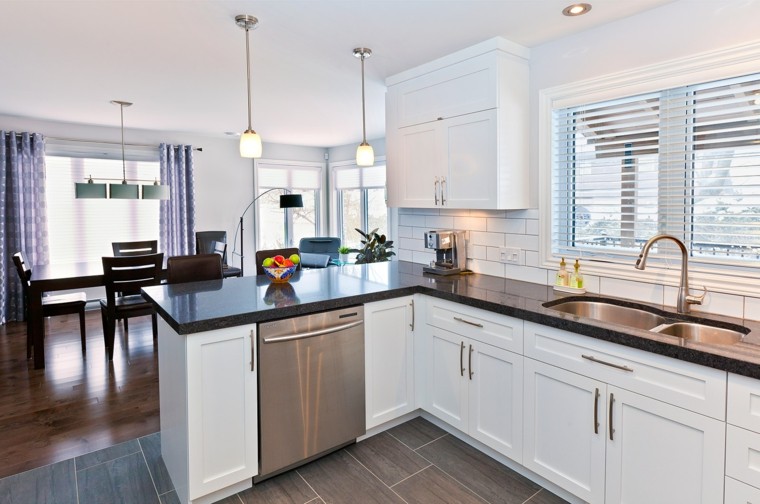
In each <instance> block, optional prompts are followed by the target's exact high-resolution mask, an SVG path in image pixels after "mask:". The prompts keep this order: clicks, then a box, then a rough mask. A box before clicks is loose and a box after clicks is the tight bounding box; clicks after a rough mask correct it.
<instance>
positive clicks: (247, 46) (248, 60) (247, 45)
mask: <svg viewBox="0 0 760 504" xmlns="http://www.w3.org/2000/svg"><path fill="white" fill-rule="evenodd" d="M249 31H250V30H249V28H248V25H247V24H246V26H245V68H246V74H247V81H246V82H247V84H248V131H251V129H252V128H251V49H250V43H249V41H248V32H249Z"/></svg>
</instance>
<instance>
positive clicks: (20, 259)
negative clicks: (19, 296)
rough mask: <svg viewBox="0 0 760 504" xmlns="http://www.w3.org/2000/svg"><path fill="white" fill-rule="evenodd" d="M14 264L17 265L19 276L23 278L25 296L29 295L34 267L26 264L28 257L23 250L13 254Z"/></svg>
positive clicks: (22, 284)
mask: <svg viewBox="0 0 760 504" xmlns="http://www.w3.org/2000/svg"><path fill="white" fill-rule="evenodd" d="M13 264H15V265H16V271H17V272H18V277H19V279H20V280H21V286H22V288H23V289H24V297H26V296H27V290H28V289H29V280H31V278H32V269H31V268H30V267H29V266H28V265H27V264H26V258H25V257H24V253H23V252H16V253H15V254H13Z"/></svg>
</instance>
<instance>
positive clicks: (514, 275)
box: [504, 264, 547, 285]
mask: <svg viewBox="0 0 760 504" xmlns="http://www.w3.org/2000/svg"><path fill="white" fill-rule="evenodd" d="M504 273H505V275H506V277H507V278H511V279H513V280H521V281H523V282H531V283H537V284H543V285H546V281H547V280H546V270H545V269H543V268H526V267H525V266H515V265H513V264H505V265H504Z"/></svg>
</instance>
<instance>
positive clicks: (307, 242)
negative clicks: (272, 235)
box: [298, 236, 340, 261]
mask: <svg viewBox="0 0 760 504" xmlns="http://www.w3.org/2000/svg"><path fill="white" fill-rule="evenodd" d="M338 248H340V238H338V237H337V236H314V237H309V238H301V240H300V241H299V242H298V249H299V250H300V251H301V252H305V253H308V254H327V255H329V256H330V259H333V260H335V261H337V260H338V257H339V255H340V254H339V253H338Z"/></svg>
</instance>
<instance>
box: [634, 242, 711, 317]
mask: <svg viewBox="0 0 760 504" xmlns="http://www.w3.org/2000/svg"><path fill="white" fill-rule="evenodd" d="M660 240H670V241H672V242H675V244H676V245H678V248H679V249H680V250H681V281H680V284H679V286H678V302H677V304H676V310H677V311H678V313H688V312H689V307H690V305H692V304H702V300H703V299H704V297H705V294H706V291H705V294H702V295H701V296H690V295H689V252H688V250H686V245H684V244H683V242H682V241H681V240H679V239H678V238H676V237H675V236H672V235H668V234H658V235H655V236H653V237H651V238H650V239H648V240H647V242H646V243H645V244H644V246H643V247H642V248H641V253H640V254H639V258H638V259H637V260H636V266H635V268H636V269H637V270H643V269H644V268H645V267H646V263H647V257H648V256H649V249H651V248H652V245H654V244H655V243H656V242H658V241H660Z"/></svg>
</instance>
